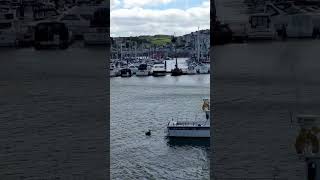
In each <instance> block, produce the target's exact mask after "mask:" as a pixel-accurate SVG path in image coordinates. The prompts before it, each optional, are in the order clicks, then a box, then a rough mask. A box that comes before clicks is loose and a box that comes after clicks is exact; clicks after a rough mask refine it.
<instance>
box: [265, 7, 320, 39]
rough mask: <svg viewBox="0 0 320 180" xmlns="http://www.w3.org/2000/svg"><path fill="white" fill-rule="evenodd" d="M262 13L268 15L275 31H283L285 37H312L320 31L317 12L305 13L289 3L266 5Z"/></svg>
mask: <svg viewBox="0 0 320 180" xmlns="http://www.w3.org/2000/svg"><path fill="white" fill-rule="evenodd" d="M264 13H265V14H268V15H270V17H271V21H272V24H273V26H274V28H275V31H277V32H282V31H285V34H286V36H287V37H292V38H300V37H312V36H313V35H314V33H315V32H317V30H319V29H320V12H319V11H314V12H312V11H305V10H304V9H303V8H300V7H298V6H296V5H294V4H293V3H291V2H281V3H268V4H266V6H265V8H264ZM317 33H319V32H317Z"/></svg>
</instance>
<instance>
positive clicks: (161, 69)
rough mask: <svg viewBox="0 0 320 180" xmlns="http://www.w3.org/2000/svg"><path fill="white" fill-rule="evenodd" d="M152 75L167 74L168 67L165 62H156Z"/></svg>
mask: <svg viewBox="0 0 320 180" xmlns="http://www.w3.org/2000/svg"><path fill="white" fill-rule="evenodd" d="M152 75H153V76H165V75H166V68H165V65H164V64H163V63H159V64H154V65H153V67H152Z"/></svg>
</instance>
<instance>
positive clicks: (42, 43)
mask: <svg viewBox="0 0 320 180" xmlns="http://www.w3.org/2000/svg"><path fill="white" fill-rule="evenodd" d="M69 40H70V35H69V31H68V28H67V27H66V25H65V24H64V23H61V22H53V21H52V22H41V23H38V24H37V25H36V26H35V29H34V41H35V42H34V46H35V48H36V49H39V48H42V47H52V46H57V47H60V48H61V49H65V48H67V47H68V46H69Z"/></svg>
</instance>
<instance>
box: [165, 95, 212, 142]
mask: <svg viewBox="0 0 320 180" xmlns="http://www.w3.org/2000/svg"><path fill="white" fill-rule="evenodd" d="M202 110H203V112H204V115H205V118H204V120H202V121H177V120H173V119H172V120H171V121H169V122H168V125H167V137H169V138H210V101H209V99H207V98H205V99H203V105H202Z"/></svg>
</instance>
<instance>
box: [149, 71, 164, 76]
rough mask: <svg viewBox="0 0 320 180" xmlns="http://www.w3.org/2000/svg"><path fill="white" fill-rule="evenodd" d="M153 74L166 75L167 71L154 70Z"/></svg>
mask: <svg viewBox="0 0 320 180" xmlns="http://www.w3.org/2000/svg"><path fill="white" fill-rule="evenodd" d="M152 75H153V76H165V75H166V72H165V71H153V73H152Z"/></svg>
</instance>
